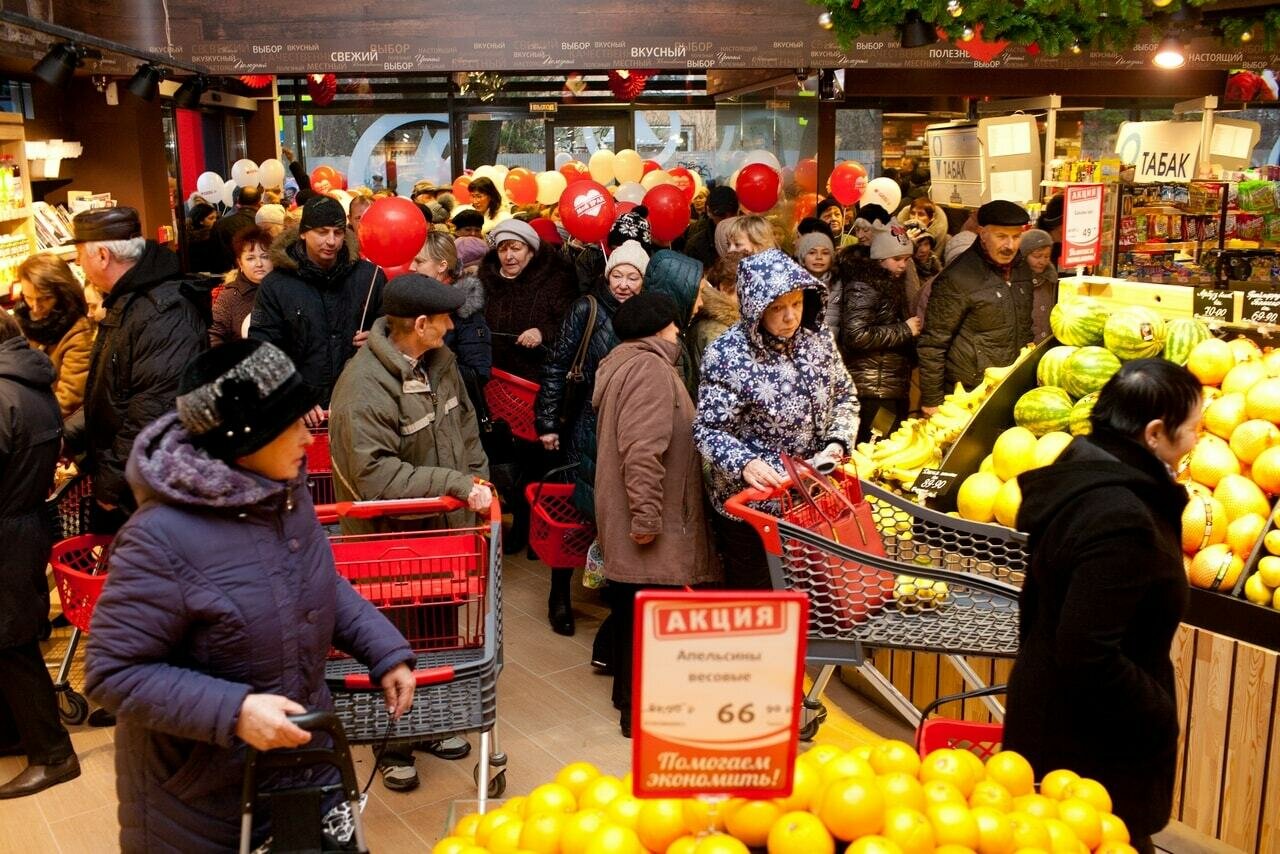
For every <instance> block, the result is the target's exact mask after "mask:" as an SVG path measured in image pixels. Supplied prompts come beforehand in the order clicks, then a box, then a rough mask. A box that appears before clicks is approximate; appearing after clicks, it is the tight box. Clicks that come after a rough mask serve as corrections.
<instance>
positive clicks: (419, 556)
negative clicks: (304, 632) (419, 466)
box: [316, 498, 507, 802]
mask: <svg viewBox="0 0 1280 854" xmlns="http://www.w3.org/2000/svg"><path fill="white" fill-rule="evenodd" d="M465 507H466V505H465V504H464V503H463V502H461V501H458V500H457V499H455V498H424V499H404V500H396V501H365V502H355V503H342V504H335V505H329V506H323V507H317V508H316V512H317V515H318V516H319V518H320V521H321V522H324V523H329V522H332V521H335V520H337V519H338V518H339V517H343V516H345V517H349V518H362V519H371V518H379V517H402V516H411V517H420V516H424V515H429V514H440V513H450V512H454V511H457V510H462V509H465ZM330 543H331V544H332V547H333V556H334V562H335V563H336V564H337V567H338V572H339V573H340V574H341V575H342V576H343V577H344V578H346V579H347V580H348V581H350V582H351V585H352V586H353V587H354V588H355V589H356V591H357V592H358V593H359V594H360V595H361V596H362V597H364V598H365V599H367V600H368V601H370V602H372V603H373V604H374V605H375V606H376V607H377V608H378V610H380V611H381V612H382V613H383V614H385V615H386V616H387V618H388V619H390V620H391V622H392V623H393V624H395V626H396V627H397V628H398V629H400V631H401V633H402V634H403V635H404V636H405V638H406V639H407V640H408V641H409V644H410V646H411V647H412V648H413V650H414V652H415V653H416V654H417V660H416V662H415V667H414V670H415V679H416V681H417V686H418V687H417V690H416V693H415V696H414V702H413V708H412V709H411V710H410V711H409V713H408V714H406V715H404V716H402V717H401V718H400V719H399V720H398V721H394V722H393V721H391V720H390V718H389V716H388V715H387V711H386V708H385V705H384V703H383V700H382V695H381V688H380V687H379V686H377V685H375V684H373V682H372V680H371V679H370V678H369V674H368V672H367V671H366V670H365V669H364V668H363V667H362V666H361V665H360V664H358V663H357V662H355V661H354V660H353V659H351V658H348V657H345V656H341V655H338V656H337V657H334V658H331V659H330V660H329V661H328V662H327V663H326V665H325V678H326V681H327V682H328V683H329V686H330V689H331V691H332V693H333V698H334V709H335V711H336V713H337V715H338V717H339V719H340V720H341V721H342V724H343V727H344V728H345V730H346V732H347V734H348V737H349V738H350V739H351V741H352V742H354V743H366V744H367V743H377V742H381V741H384V740H386V739H394V740H422V739H426V738H446V737H449V736H453V735H461V734H462V733H465V732H479V733H480V761H479V763H478V764H477V765H476V768H475V772H474V778H475V780H476V789H477V799H478V800H480V801H481V802H484V801H485V799H486V797H499V796H500V795H501V794H502V793H503V791H505V789H506V769H505V766H506V761H507V760H506V756H505V755H504V754H503V753H502V752H501V751H500V750H499V749H498V740H497V732H496V729H495V725H496V722H497V678H498V674H499V673H500V672H501V670H502V510H501V508H500V507H499V504H498V501H497V499H496V498H495V499H494V501H493V503H492V504H491V505H490V507H489V510H488V511H487V512H486V514H485V515H484V517H483V518H482V519H481V520H480V521H479V523H478V524H477V525H475V526H472V527H463V528H442V529H435V530H421V531H412V532H397V533H394V534H365V535H356V536H337V537H331V538H330ZM491 767H492V768H496V769H498V770H497V772H496V773H495V774H494V775H493V777H492V778H490V776H489V774H490V768H491Z"/></svg>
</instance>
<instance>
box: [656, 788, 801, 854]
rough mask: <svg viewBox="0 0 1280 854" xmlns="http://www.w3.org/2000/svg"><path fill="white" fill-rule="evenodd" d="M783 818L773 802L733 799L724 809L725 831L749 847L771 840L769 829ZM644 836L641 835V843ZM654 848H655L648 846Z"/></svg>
mask: <svg viewBox="0 0 1280 854" xmlns="http://www.w3.org/2000/svg"><path fill="white" fill-rule="evenodd" d="M781 817H782V810H781V809H780V808H779V807H778V805H777V804H775V803H774V802H773V801H749V800H747V799H746V798H733V799H732V800H730V801H729V803H727V804H725V808H724V829H725V831H726V832H727V833H729V834H730V835H732V836H736V837H737V838H738V839H741V840H742V841H743V842H745V843H747V845H748V846H749V847H752V848H756V847H759V846H761V845H764V843H765V841H766V840H767V839H768V838H769V828H771V827H773V823H774V822H775V821H777V820H778V819H779V818H781ZM643 837H644V835H643V834H641V841H643ZM648 847H649V848H653V847H655V846H652V845H650V846H648Z"/></svg>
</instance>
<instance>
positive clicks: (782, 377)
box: [693, 249, 858, 589]
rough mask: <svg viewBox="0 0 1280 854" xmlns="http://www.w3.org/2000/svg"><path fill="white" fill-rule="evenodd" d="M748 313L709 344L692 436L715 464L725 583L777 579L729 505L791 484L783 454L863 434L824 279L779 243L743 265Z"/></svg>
mask: <svg viewBox="0 0 1280 854" xmlns="http://www.w3.org/2000/svg"><path fill="white" fill-rule="evenodd" d="M738 297H739V300H740V301H741V307H742V320H740V321H739V322H738V323H737V324H736V325H735V326H734V327H733V328H731V329H730V330H729V331H728V332H726V333H725V334H723V335H721V336H720V337H719V338H717V339H716V340H715V341H713V342H712V343H711V345H710V346H709V347H708V348H707V351H706V353H705V354H704V355H703V361H702V381H701V385H700V387H699V394H698V417H697V421H696V422H695V423H694V427H693V435H694V439H695V441H696V442H697V444H698V450H699V451H701V452H702V456H703V459H704V460H706V461H707V463H708V464H709V467H710V477H711V483H710V491H711V498H712V501H713V503H714V504H715V509H716V510H717V511H718V512H717V513H715V514H713V515H712V526H713V527H714V528H715V533H716V539H717V540H718V542H719V546H720V551H721V556H722V558H723V563H724V567H725V582H726V585H727V586H728V587H730V588H735V589H763V588H768V587H769V586H770V583H769V571H768V566H767V564H766V562H765V556H764V547H763V546H762V545H761V543H760V538H759V536H757V535H756V533H755V531H754V530H753V529H752V528H751V527H750V526H749V525H747V524H746V523H745V522H740V521H738V520H736V519H734V518H731V517H730V516H728V515H727V514H726V513H725V510H724V502H725V501H726V500H727V499H729V498H731V497H733V495H734V494H736V493H738V492H740V491H742V490H744V489H746V488H748V487H751V488H755V489H768V488H770V487H774V486H778V485H781V484H782V483H783V482H784V481H785V479H786V478H785V476H784V475H783V473H782V464H781V454H783V453H787V454H790V455H791V456H793V457H804V458H813V457H825V458H832V459H835V458H839V457H841V456H843V455H844V454H845V453H846V452H847V451H848V449H849V448H852V447H853V444H854V437H855V436H856V435H857V432H858V398H857V391H856V390H855V389H854V386H853V380H852V379H850V378H849V372H848V371H847V370H846V369H845V366H844V363H843V362H842V361H841V360H840V354H839V353H838V352H837V351H836V346H835V340H834V339H833V338H832V337H831V333H830V332H829V331H828V330H827V328H826V326H824V325H823V302H824V297H825V289H824V286H823V285H822V283H821V282H819V281H818V280H817V279H815V278H814V277H813V276H811V275H810V274H809V273H808V272H806V271H805V269H804V268H803V267H801V266H800V265H799V264H797V263H796V262H795V261H793V260H792V259H791V258H789V257H788V256H787V255H786V253H784V252H782V251H781V250H778V249H768V250H765V251H764V252H760V253H758V254H756V255H752V256H750V257H748V258H745V259H743V261H742V263H741V264H740V265H739V266H738Z"/></svg>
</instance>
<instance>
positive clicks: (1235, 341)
mask: <svg viewBox="0 0 1280 854" xmlns="http://www.w3.org/2000/svg"><path fill="white" fill-rule="evenodd" d="M1227 346H1228V347H1230V348H1231V355H1232V356H1234V357H1235V360H1236V364H1237V365H1238V364H1240V363H1241V362H1253V361H1261V360H1262V348H1261V347H1259V346H1258V344H1257V342H1256V341H1253V340H1252V339H1249V338H1245V337H1244V336H1243V335H1241V336H1238V337H1236V338H1232V339H1231V340H1230V341H1228V342H1227Z"/></svg>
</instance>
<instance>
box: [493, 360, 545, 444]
mask: <svg viewBox="0 0 1280 854" xmlns="http://www.w3.org/2000/svg"><path fill="white" fill-rule="evenodd" d="M537 396H538V384H537V383H534V382H530V381H529V380H526V379H523V378H521V377H517V376H516V375H515V374H509V373H507V372H506V371H500V370H498V369H497V368H494V369H493V370H492V371H491V372H490V374H489V381H488V382H487V383H485V384H484V399H485V402H486V403H488V404H489V414H490V416H491V417H492V418H493V419H494V420H495V421H498V420H501V421H505V422H507V426H508V427H510V428H511V435H512V436H514V437H516V438H517V439H523V440H525V441H526V442H536V441H538V431H537V428H535V427H534V424H533V401H534V399H535V398H537Z"/></svg>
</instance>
